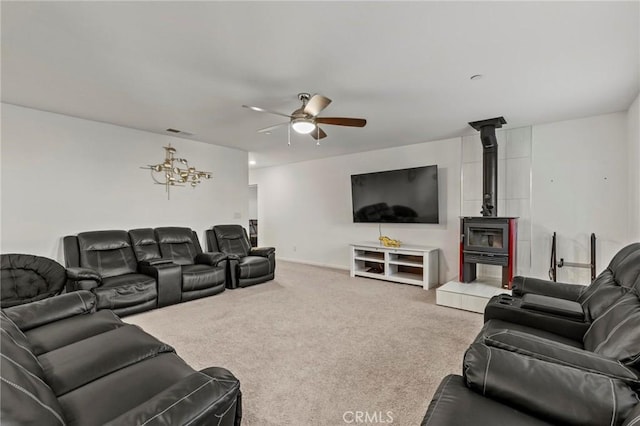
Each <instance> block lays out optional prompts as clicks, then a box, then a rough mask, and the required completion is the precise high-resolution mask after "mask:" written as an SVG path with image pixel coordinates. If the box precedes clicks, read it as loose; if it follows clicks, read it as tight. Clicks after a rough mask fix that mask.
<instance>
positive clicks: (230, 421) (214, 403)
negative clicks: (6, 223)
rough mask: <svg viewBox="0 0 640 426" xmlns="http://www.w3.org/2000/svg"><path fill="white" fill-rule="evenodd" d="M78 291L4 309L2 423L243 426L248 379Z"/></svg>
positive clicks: (0, 346) (0, 344)
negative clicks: (197, 365) (191, 360)
mask: <svg viewBox="0 0 640 426" xmlns="http://www.w3.org/2000/svg"><path fill="white" fill-rule="evenodd" d="M95 305H96V299H95V295H94V294H92V293H91V292H89V291H84V290H80V291H75V292H72V293H68V294H63V295H61V296H56V297H51V298H48V299H44V300H40V301H37V302H32V303H29V304H24V305H20V306H14V307H11V308H7V309H3V310H2V311H1V312H0V326H1V328H2V333H0V338H1V342H0V352H1V354H2V356H1V357H0V358H1V359H0V364H1V365H0V376H1V379H2V380H1V381H0V409H1V411H0V418H1V419H2V424H7V425H9V424H10V425H42V426H44V425H69V426H76V425H78V426H94V425H95V426H97V425H111V426H116V425H122V426H125V425H135V424H144V425H156V424H167V425H187V424H188V425H192V426H197V425H212V424H215V425H220V426H239V425H240V423H241V417H242V410H241V392H240V382H239V381H238V379H236V378H235V377H234V376H233V374H232V373H231V372H229V371H228V370H226V369H224V368H221V367H210V368H205V369H203V370H200V371H195V370H194V369H193V368H191V367H190V366H189V365H187V364H186V363H185V362H184V360H182V358H180V357H179V356H178V355H177V354H176V353H175V350H174V349H173V348H172V347H171V346H169V345H167V344H165V343H163V342H161V341H159V340H158V339H156V338H155V337H153V336H151V335H150V334H147V333H145V332H144V331H143V330H142V329H141V328H139V327H137V326H134V325H130V324H126V323H124V322H122V321H121V320H120V319H119V318H118V317H117V316H116V315H114V313H113V312H111V311H109V310H101V311H98V312H95Z"/></svg>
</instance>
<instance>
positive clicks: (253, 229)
mask: <svg viewBox="0 0 640 426" xmlns="http://www.w3.org/2000/svg"><path fill="white" fill-rule="evenodd" d="M249 242H250V243H251V247H257V246H258V185H249Z"/></svg>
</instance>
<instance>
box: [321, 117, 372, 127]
mask: <svg viewBox="0 0 640 426" xmlns="http://www.w3.org/2000/svg"><path fill="white" fill-rule="evenodd" d="M316 123H322V124H333V125H336V126H351V127H364V126H365V125H366V124H367V120H365V119H364V118H348V117H317V118H316Z"/></svg>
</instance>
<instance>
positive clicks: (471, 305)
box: [436, 277, 511, 313]
mask: <svg viewBox="0 0 640 426" xmlns="http://www.w3.org/2000/svg"><path fill="white" fill-rule="evenodd" d="M502 293H507V294H511V290H506V289H503V288H502V287H501V286H500V280H498V279H494V278H490V277H486V278H478V279H477V280H475V281H474V282H472V283H463V282H460V281H457V280H454V281H449V282H448V283H446V284H443V285H441V286H440V287H438V288H437V289H436V304H437V305H440V306H447V307H449V308H456V309H463V310H465V311H471V312H478V313H484V308H485V306H487V303H488V302H489V299H491V298H492V297H493V296H495V295H496V294H502Z"/></svg>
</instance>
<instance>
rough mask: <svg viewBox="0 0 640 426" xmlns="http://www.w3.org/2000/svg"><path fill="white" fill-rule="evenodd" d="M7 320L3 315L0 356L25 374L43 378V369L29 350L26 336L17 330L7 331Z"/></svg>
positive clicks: (0, 332) (0, 331) (0, 333)
mask: <svg viewBox="0 0 640 426" xmlns="http://www.w3.org/2000/svg"><path fill="white" fill-rule="evenodd" d="M6 321H10V320H8V319H7V318H6V317H5V316H4V315H3V318H2V323H3V324H2V329H0V347H2V358H3V359H5V360H6V361H8V362H9V363H11V364H13V365H15V366H16V367H17V368H19V369H21V370H24V372H25V373H26V374H29V375H30V376H33V377H36V378H38V379H39V380H43V379H44V377H45V376H44V371H43V369H42V365H41V364H40V361H39V360H38V358H37V357H36V356H35V355H34V354H33V352H32V351H31V348H30V345H29V343H28V342H26V337H25V336H24V335H22V336H21V335H20V333H19V330H18V332H13V331H8V330H7V328H8V327H6V326H7V324H6Z"/></svg>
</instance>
